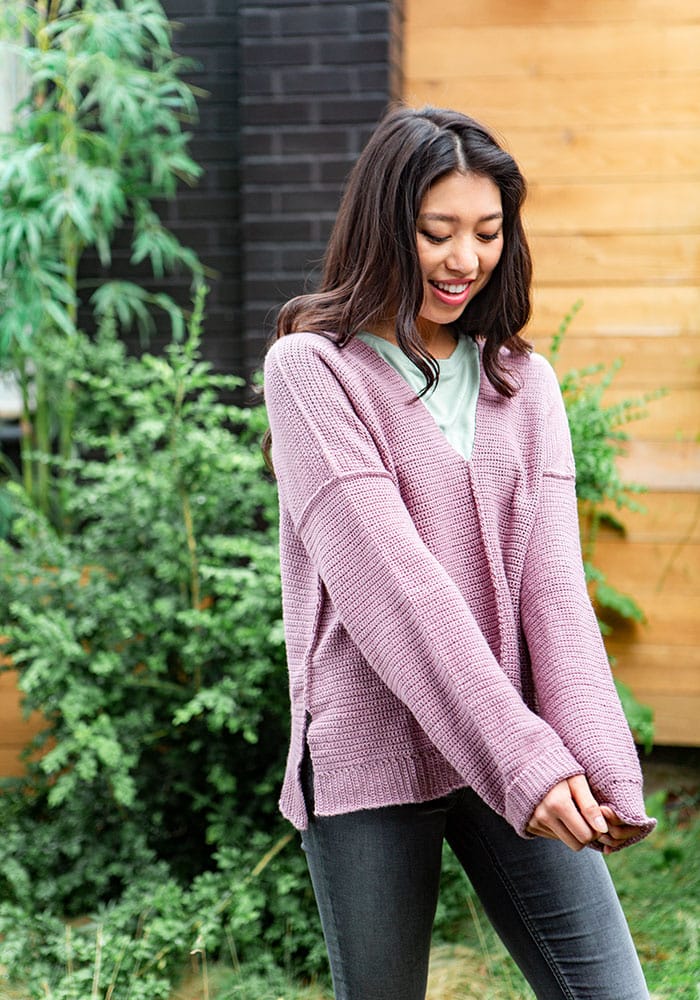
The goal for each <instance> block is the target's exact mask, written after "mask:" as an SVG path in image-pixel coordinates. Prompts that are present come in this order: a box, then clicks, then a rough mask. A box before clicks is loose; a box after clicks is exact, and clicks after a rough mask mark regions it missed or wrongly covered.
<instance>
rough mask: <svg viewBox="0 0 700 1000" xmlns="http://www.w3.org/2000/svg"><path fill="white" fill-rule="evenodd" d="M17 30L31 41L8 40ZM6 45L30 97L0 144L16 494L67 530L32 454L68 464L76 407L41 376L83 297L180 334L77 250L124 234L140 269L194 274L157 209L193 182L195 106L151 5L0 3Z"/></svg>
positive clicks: (161, 300)
mask: <svg viewBox="0 0 700 1000" xmlns="http://www.w3.org/2000/svg"><path fill="white" fill-rule="evenodd" d="M20 31H24V33H25V37H28V38H29V39H30V42H29V43H25V42H22V44H17V43H15V42H14V39H18V38H19V36H20ZM3 36H4V37H5V39H6V40H5V42H4V52H5V57H7V54H8V53H9V52H14V53H15V54H16V56H17V58H19V59H21V60H22V62H23V63H24V66H25V68H26V71H27V78H28V84H29V93H28V96H27V98H26V99H25V100H24V101H22V103H21V104H20V106H19V107H18V108H17V109H16V112H15V116H14V121H13V125H12V128H11V131H10V132H9V133H8V134H6V135H2V136H0V164H1V167H0V366H3V365H4V366H6V367H11V368H13V369H14V370H15V371H16V372H17V373H18V375H19V378H20V382H21V386H22V392H23V398H24V414H23V422H24V428H25V433H24V436H23V448H24V452H23V462H22V466H23V473H24V483H25V488H26V490H27V492H28V493H29V494H30V495H31V496H32V498H33V499H34V501H35V502H36V503H37V504H38V506H40V508H41V509H42V510H43V511H44V512H45V513H51V514H52V516H53V517H54V519H55V520H56V522H57V523H62V517H63V514H64V510H63V503H64V500H63V496H62V492H61V490H60V488H59V487H60V480H61V477H60V476H58V477H57V479H56V481H54V480H52V479H51V476H50V470H49V468H48V467H47V465H46V463H45V462H43V461H42V460H41V459H38V458H37V457H36V455H34V454H33V450H34V449H37V450H38V451H39V452H41V453H42V454H49V453H50V452H51V451H52V450H57V451H58V453H59V454H60V455H61V457H62V458H63V459H64V460H67V459H68V458H69V457H70V455H71V450H72V424H73V414H74V410H75V406H76V400H75V399H74V397H73V386H72V383H71V382H70V380H69V379H67V378H66V374H65V372H64V371H61V365H60V364H54V365H53V366H52V367H51V370H50V371H49V372H47V370H46V361H47V359H51V358H55V359H60V358H61V357H62V356H63V355H64V354H66V353H67V354H68V355H69V356H72V355H73V352H74V351H75V350H76V348H77V347H78V345H77V343H76V342H77V341H78V340H79V331H78V326H77V324H78V307H79V304H80V303H82V304H83V306H84V307H85V308H86V310H87V313H88V314H89V313H90V312H92V314H93V323H94V325H97V326H99V325H102V324H105V323H107V324H111V325H114V324H117V323H118V324H120V325H121V327H123V328H128V327H130V326H133V325H134V324H136V325H137V326H138V328H139V329H140V330H141V332H142V334H144V335H147V334H148V332H149V331H150V330H151V329H152V327H153V317H152V313H153V310H154V309H155V310H159V311H164V312H165V313H166V314H167V316H168V317H169V319H170V322H171V325H172V330H173V333H174V334H175V335H176V336H178V335H182V333H183V329H184V322H183V315H182V310H181V309H180V307H179V306H178V305H177V304H176V303H175V302H174V301H173V300H172V298H171V297H170V296H168V295H166V294H164V293H162V292H160V293H158V292H153V291H149V290H148V289H147V288H146V287H145V286H144V285H142V284H139V283H136V282H134V281H110V280H107V279H102V280H100V279H97V280H96V281H93V282H87V281H85V280H81V279H80V271H79V269H80V262H81V260H82V258H83V255H84V254H85V252H86V251H87V250H91V251H92V252H93V253H94V254H96V255H97V256H98V258H99V260H100V263H101V265H102V267H103V268H107V267H108V266H109V265H110V263H111V259H112V246H113V244H114V242H115V240H116V239H117V237H119V239H120V241H121V243H122V244H123V243H125V242H126V244H127V246H128V247H129V249H130V255H131V258H130V259H131V264H132V265H134V267H135V268H136V267H137V266H140V265H144V268H146V267H148V268H150V271H151V273H152V274H153V275H154V276H155V277H156V278H160V277H162V276H163V275H165V274H166V273H170V272H173V271H175V270H184V271H186V272H188V273H189V274H190V275H191V276H192V278H193V279H194V280H195V281H199V280H200V279H201V274H202V267H201V264H200V263H199V261H198V259H197V256H196V254H195V253H194V252H193V251H192V250H190V249H188V248H187V247H185V246H183V245H182V244H181V243H180V242H179V241H178V240H177V239H176V238H175V236H174V235H173V234H172V233H170V232H169V231H168V230H167V229H166V228H165V227H164V226H163V224H162V222H161V220H160V218H159V216H158V213H157V211H156V208H155V203H156V200H162V199H167V198H171V197H172V196H173V195H174V193H175V190H176V186H177V184H178V182H180V181H184V182H187V183H193V182H194V181H195V180H196V178H197V177H198V176H199V174H200V173H201V171H200V168H199V167H198V166H197V165H196V164H195V163H194V161H193V160H192V159H191V158H190V156H189V155H188V153H187V144H188V141H189V135H188V133H186V132H183V130H182V125H183V123H186V122H188V121H193V120H194V117H195V114H196V108H195V101H194V94H193V91H192V88H191V87H189V86H188V85H187V84H185V83H184V82H183V81H182V79H181V74H182V73H183V71H185V70H186V68H187V64H186V63H185V62H183V60H181V59H179V58H178V57H176V55H175V54H174V53H173V50H172V46H171V26H170V24H169V22H168V21H167V19H166V17H165V14H164V12H163V9H162V7H161V5H160V3H158V2H157V0H127V2H124V3H118V2H116V0H85V2H83V3H81V4H77V3H75V2H73V0H52V2H51V3H50V4H46V3H40V4H34V3H27V2H22V0H7V2H5V3H4V4H3V5H2V8H0V37H3ZM0 48H3V45H2V43H0ZM144 273H146V274H147V271H146V270H144Z"/></svg>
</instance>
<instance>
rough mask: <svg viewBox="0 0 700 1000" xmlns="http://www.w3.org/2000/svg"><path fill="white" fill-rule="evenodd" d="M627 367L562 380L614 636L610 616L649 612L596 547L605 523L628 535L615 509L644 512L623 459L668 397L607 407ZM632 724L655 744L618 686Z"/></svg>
mask: <svg viewBox="0 0 700 1000" xmlns="http://www.w3.org/2000/svg"><path fill="white" fill-rule="evenodd" d="M581 306H582V303H581V302H577V303H575V304H574V306H573V308H572V310H571V311H570V312H569V313H568V314H567V315H566V316H565V317H564V319H563V320H562V323H561V325H560V327H559V329H558V330H557V332H556V334H555V335H554V337H553V338H552V342H551V345H550V349H549V360H550V361H551V362H552V364H554V365H556V362H557V358H558V356H559V351H560V349H561V344H562V341H563V338H564V336H565V335H566V331H567V330H568V328H569V326H570V324H571V322H572V320H573V318H574V316H575V315H576V313H577V312H578V311H579V309H580V308H581ZM620 365H621V362H620V361H616V362H614V363H613V364H612V365H610V366H609V367H606V366H605V365H594V366H592V367H590V368H584V369H580V370H576V369H575V370H572V371H568V372H565V373H564V374H563V375H560V376H559V383H560V386H561V390H562V395H563V397H564V405H565V407H566V413H567V417H568V420H569V427H570V429H571V441H572V446H573V452H574V461H575V463H576V495H577V498H578V501H579V521H580V524H581V534H582V545H583V552H584V567H585V570H586V579H587V580H588V583H589V586H590V590H591V595H592V597H593V600H594V601H595V604H596V605H597V607H598V609H599V611H600V613H601V617H600V618H599V619H598V623H599V625H600V628H601V631H602V632H603V634H604V635H606V634H609V633H610V632H611V631H612V627H611V625H610V624H609V622H608V621H606V620H605V617H603V616H607V617H608V618H612V619H613V620H615V619H617V620H623V621H627V622H644V621H645V618H644V612H643V611H642V609H641V607H640V606H639V605H638V604H637V602H636V601H635V600H634V598H633V597H632V596H631V595H629V594H625V593H622V592H621V591H620V590H618V589H617V588H616V587H615V586H613V585H612V584H611V583H610V582H609V581H608V580H607V578H606V576H605V574H604V573H603V572H602V571H601V570H600V569H599V568H598V567H597V566H596V565H595V563H594V553H595V543H596V539H597V537H598V531H599V528H600V526H601V524H603V523H605V524H607V525H608V526H610V527H612V528H614V529H615V530H616V531H619V532H621V533H624V525H623V524H622V522H621V521H620V520H619V519H618V518H617V517H615V516H614V515H612V514H611V513H610V508H611V507H614V508H615V509H617V510H619V509H621V508H627V509H628V510H640V509H641V507H640V505H639V504H638V502H637V500H636V497H638V496H639V495H640V494H641V493H643V492H644V487H643V486H641V485H639V484H637V483H626V482H624V481H623V480H622V478H621V476H620V471H619V467H618V458H619V457H620V455H622V454H624V450H625V445H626V443H627V441H628V440H629V436H628V434H627V432H626V430H625V427H626V425H627V424H629V423H630V422H631V421H634V420H641V419H643V418H644V417H645V416H646V406H647V404H648V403H649V402H651V401H652V400H654V399H658V398H659V397H660V396H662V395H663V394H664V393H663V391H661V390H659V391H657V392H651V393H646V394H645V395H643V396H642V397H640V398H635V399H624V400H622V401H621V402H619V403H613V404H610V405H606V403H605V402H604V396H605V392H606V390H607V389H608V388H609V387H610V385H611V384H612V381H613V379H614V377H615V374H616V372H617V371H618V370H619V368H620ZM616 685H617V689H618V694H619V695H620V699H621V701H622V705H623V708H624V710H625V714H626V716H627V721H628V722H629V724H630V727H631V729H632V731H633V733H634V734H635V738H636V739H637V741H638V742H639V743H641V744H642V745H644V746H645V747H646V748H647V749H650V748H651V745H652V742H653V732H654V730H653V721H652V713H651V710H650V709H649V708H648V707H647V706H645V705H642V704H641V703H640V702H638V701H637V699H636V698H635V697H634V695H633V693H632V692H631V691H630V689H629V688H628V687H626V686H625V685H623V684H621V683H620V682H618V681H616Z"/></svg>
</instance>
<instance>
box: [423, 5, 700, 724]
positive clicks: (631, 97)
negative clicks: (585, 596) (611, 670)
mask: <svg viewBox="0 0 700 1000" xmlns="http://www.w3.org/2000/svg"><path fill="white" fill-rule="evenodd" d="M405 16H406V22H405V37H404V74H405V82H404V98H405V100H406V101H407V102H408V103H409V104H411V105H416V106H418V105H421V104H425V103H431V104H437V105H444V106H452V107H456V108H459V109H460V110H463V111H466V112H467V113H469V114H473V115H474V116H475V117H477V118H479V119H481V120H482V121H484V122H485V123H486V124H488V125H489V126H491V128H492V129H494V130H495V132H496V133H497V134H498V135H499V136H500V137H501V139H503V141H504V142H505V144H506V146H507V147H508V148H509V149H510V150H511V152H512V153H513V154H514V156H515V157H516V159H517V160H518V161H519V163H520V164H521V166H522V168H523V170H524V172H525V174H526V176H527V178H528V181H529V189H530V194H529V198H528V206H527V213H526V224H527V229H528V233H529V236H530V238H531V242H532V249H533V256H534V262H535V301H534V312H533V318H532V322H531V324H530V327H529V330H528V335H529V337H530V339H531V340H533V341H534V343H535V345H536V347H537V348H538V349H539V350H543V351H544V350H546V348H547V346H548V343H549V339H550V337H551V334H552V332H553V331H554V330H555V329H556V328H557V326H558V324H559V322H560V320H561V319H562V317H563V315H564V314H565V313H566V312H568V310H569V309H570V308H571V306H572V304H573V303H574V302H575V301H577V300H582V301H583V308H582V309H581V311H580V313H579V314H578V315H577V317H576V318H575V320H574V322H573V324H572V326H571V328H570V330H569V333H568V334H567V338H566V342H565V346H564V348H563V350H562V355H561V360H560V364H559V367H560V369H561V370H564V369H567V368H570V367H578V366H583V365H588V364H591V363H595V362H612V361H613V360H614V359H616V358H620V359H622V360H623V367H622V369H621V370H620V372H619V373H618V375H617V377H616V378H615V380H614V383H613V388H612V390H611V391H610V393H609V395H608V398H609V399H610V401H611V402H612V401H614V400H617V399H620V398H623V397H629V396H637V395H639V394H640V393H642V392H645V391H647V390H650V389H655V388H659V387H664V388H666V389H667V390H668V395H667V396H666V397H665V398H664V399H662V400H660V401H657V402H654V403H652V404H651V405H650V407H649V416H648V418H647V419H645V420H643V421H640V422H639V423H636V424H632V425H630V427H629V434H630V438H631V443H630V447H629V450H628V456H627V458H626V459H625V460H624V473H625V476H626V477H627V478H628V479H630V480H634V481H638V482H641V483H644V484H646V485H648V487H649V493H648V495H647V496H646V497H645V498H644V500H643V502H644V505H645V507H646V508H647V510H646V513H644V514H624V516H623V520H624V522H625V523H626V526H627V529H628V533H627V538H626V539H624V540H623V539H620V538H618V537H616V536H614V535H612V534H606V535H605V536H604V537H603V538H602V539H601V540H600V542H599V543H598V547H597V552H596V561H597V563H598V564H599V565H600V566H601V568H602V569H603V570H604V571H605V572H606V573H607V574H608V578H609V580H610V582H611V583H613V584H615V585H616V586H618V587H619V588H620V589H622V590H627V591H629V592H630V593H631V594H633V595H634V596H635V597H636V598H637V600H638V601H639V602H640V604H641V605H642V606H643V608H644V610H645V612H646V615H647V619H648V621H647V623H646V625H642V626H634V627H629V628H625V629H624V630H618V631H616V633H615V635H614V638H613V639H612V640H611V641H609V643H608V647H609V650H610V652H611V653H612V654H613V655H614V656H615V658H616V660H617V664H616V673H617V676H618V677H620V678H621V679H622V680H624V681H625V682H626V683H628V684H629V685H630V686H631V687H632V689H633V690H634V691H635V693H636V694H637V696H638V697H639V698H640V699H642V700H643V701H646V702H647V703H649V704H651V705H652V707H653V708H654V710H655V714H656V730H657V740H658V742H660V743H666V744H698V743H700V721H699V720H700V615H699V614H698V611H697V607H698V602H699V600H700V560H699V558H698V556H699V555H700V495H699V492H700V443H699V442H700V391H699V390H700V339H699V338H700V99H699V95H700V19H699V18H698V7H697V3H696V2H694V0H588V2H587V3H585V4H572V3H570V2H569V0H518V2H517V3H516V2H514V0H492V2H490V3H488V4H485V3H483V2H479V3H477V2H476V0H442V2H441V3H440V4H435V3H431V2H429V0H406V3H405Z"/></svg>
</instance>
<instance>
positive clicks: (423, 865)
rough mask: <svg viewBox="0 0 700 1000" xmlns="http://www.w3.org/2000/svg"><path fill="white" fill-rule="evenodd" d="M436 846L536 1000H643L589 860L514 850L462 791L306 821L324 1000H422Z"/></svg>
mask: <svg viewBox="0 0 700 1000" xmlns="http://www.w3.org/2000/svg"><path fill="white" fill-rule="evenodd" d="M306 779H307V780H306V783H305V784H306V793H307V798H308V799H309V800H311V797H312V796H311V793H310V782H309V776H308V775H307V776H306ZM311 804H312V802H311V801H309V805H311ZM444 838H446V839H447V841H448V843H449V844H450V846H451V847H452V850H453V851H454V852H455V854H456V856H457V857H458V859H459V861H460V864H461V865H462V867H463V868H464V871H465V872H466V874H467V876H468V878H469V880H470V881H471V883H472V885H473V886H474V889H475V890H476V892H477V893H478V895H479V898H480V900H481V902H482V904H483V906H484V909H485V910H486V913H487V914H488V916H489V919H490V920H491V922H492V924H493V926H494V927H495V929H496V931H497V932H498V934H499V935H500V937H501V938H502V940H503V942H504V943H505V945H506V947H507V948H508V950H509V952H510V953H511V955H512V956H513V958H514V959H515V961H516V962H517V964H518V965H519V966H520V968H521V969H522V971H523V974H524V975H525V977H526V978H527V980H528V982H529V983H530V985H531V986H532V988H533V990H534V991H535V994H536V996H537V998H538V1000H648V997H649V994H648V992H647V988H646V985H645V983H644V976H643V974H642V970H641V968H640V965H639V960H638V958H637V955H636V952H635V949H634V945H633V943H632V939H631V937H630V933H629V930H628V927H627V923H626V921H625V918H624V915H623V913H622V910H621V908H620V904H619V902H618V899H617V895H616V893H615V889H614V887H613V884H612V881H611V879H610V876H609V874H608V870H607V867H606V864H605V861H604V860H603V858H602V857H601V855H600V854H598V853H596V852H595V851H593V850H590V849H584V850H583V851H581V852H579V853H574V852H573V851H570V850H569V848H567V847H565V846H564V845H563V844H562V843H560V842H559V841H555V840H545V839H542V838H536V839H534V840H523V839H522V838H521V837H518V835H517V834H516V833H515V831H514V830H513V829H512V828H511V827H510V826H509V825H508V824H507V823H506V822H505V821H504V820H503V819H501V818H500V817H499V816H497V815H496V814H495V813H494V812H493V811H492V810H491V809H489V808H488V807H487V806H486V805H484V803H483V802H482V801H481V800H480V799H479V798H478V796H477V795H476V794H475V793H474V792H472V791H471V790H469V789H461V790H459V791H457V792H453V793H451V794H450V795H447V796H445V798H442V799H438V800H436V801H433V802H426V803H421V804H417V805H401V806H391V807H387V808H382V809H371V810H362V811H360V812H354V813H348V814H346V815H343V816H330V817H314V818H312V820H311V822H310V824H309V827H308V829H307V830H305V831H304V833H303V834H302V844H303V847H304V850H305V852H306V856H307V860H308V864H309V870H310V872H311V878H312V881H313V886H314V891H315V894H316V901H317V903H318V908H319V912H320V915H321V923H322V925H323V933H324V936H325V939H326V946H327V948H328V954H329V957H330V964H331V972H332V975H333V985H334V988H335V997H336V1000H424V997H425V989H426V981H427V975H428V956H429V951H430V936H431V930H432V924H433V918H434V916H435V907H436V905H437V897H438V887H439V880H440V859H441V855H442V843H443V839H444Z"/></svg>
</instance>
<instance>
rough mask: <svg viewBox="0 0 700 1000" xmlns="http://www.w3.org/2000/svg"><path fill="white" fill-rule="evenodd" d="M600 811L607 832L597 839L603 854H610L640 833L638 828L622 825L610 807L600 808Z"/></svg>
mask: <svg viewBox="0 0 700 1000" xmlns="http://www.w3.org/2000/svg"><path fill="white" fill-rule="evenodd" d="M600 811H601V812H602V813H603V815H604V816H605V819H606V820H607V823H608V832H607V833H606V834H604V835H603V836H600V837H598V842H599V843H600V844H602V845H603V853H604V854H612V852H613V850H614V849H615V848H616V847H622V846H623V845H624V844H625V842H626V841H627V840H632V838H633V837H638V836H639V835H640V833H642V830H641V829H640V828H639V827H638V826H629V824H627V823H624V822H623V821H622V820H621V819H620V817H619V816H618V815H617V813H615V812H614V811H613V810H612V809H611V808H610V806H601V807H600Z"/></svg>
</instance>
